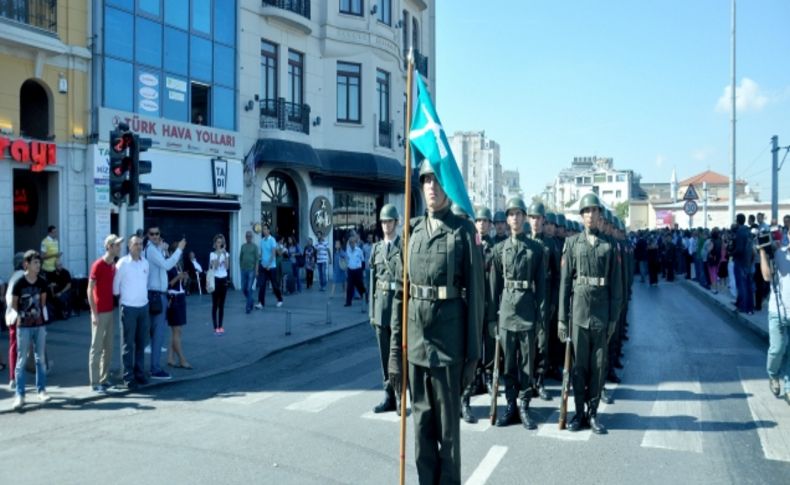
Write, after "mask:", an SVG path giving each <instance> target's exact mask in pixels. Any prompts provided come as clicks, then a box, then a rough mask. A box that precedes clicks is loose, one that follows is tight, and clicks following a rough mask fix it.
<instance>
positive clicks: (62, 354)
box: [0, 287, 374, 414]
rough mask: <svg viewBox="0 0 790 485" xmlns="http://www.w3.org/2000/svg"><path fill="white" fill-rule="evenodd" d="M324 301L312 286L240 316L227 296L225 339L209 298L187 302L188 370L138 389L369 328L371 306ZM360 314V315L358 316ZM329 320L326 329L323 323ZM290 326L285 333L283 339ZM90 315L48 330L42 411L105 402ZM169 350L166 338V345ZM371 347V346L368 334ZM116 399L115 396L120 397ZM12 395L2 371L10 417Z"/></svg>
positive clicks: (116, 366) (0, 405) (31, 389)
mask: <svg viewBox="0 0 790 485" xmlns="http://www.w3.org/2000/svg"><path fill="white" fill-rule="evenodd" d="M340 293H343V295H340V294H338V293H336V294H335V296H334V297H333V298H330V297H329V291H327V292H320V291H319V290H318V288H317V287H314V288H313V289H310V290H304V291H303V292H302V293H299V294H294V295H290V296H285V297H284V303H283V306H282V307H281V308H277V307H276V306H275V304H276V302H277V300H276V299H275V298H274V296H273V295H271V294H270V293H269V294H268V295H267V298H266V307H264V308H263V309H262V310H253V311H252V313H250V314H249V315H247V314H245V313H244V305H245V301H244V296H243V295H242V293H241V292H240V291H229V292H228V296H227V300H226V303H225V321H224V325H223V327H224V328H225V334H224V335H223V336H221V337H217V336H216V335H214V331H213V326H212V323H211V295H191V296H188V297H187V322H188V323H187V325H186V326H185V327H184V330H183V333H182V344H183V349H184V354H185V355H186V358H187V359H188V361H189V363H190V364H192V366H193V367H194V369H193V370H186V369H174V368H171V367H163V368H164V369H166V370H167V371H168V372H169V373H170V374H171V375H172V376H173V378H172V379H171V380H169V381H154V380H150V381H149V382H150V383H149V384H148V385H146V386H143V387H141V388H139V389H138V390H135V391H134V392H135V393H141V392H142V393H145V392H148V390H149V389H150V388H152V387H154V386H157V385H161V384H167V383H171V382H184V381H189V380H193V379H201V378H204V377H208V376H212V375H216V374H220V373H223V372H228V371H232V370H235V369H240V368H243V367H245V366H248V365H250V364H252V363H254V362H256V361H258V360H260V359H262V358H264V357H266V356H268V355H270V354H272V353H274V352H278V351H281V350H285V349H288V348H290V347H294V346H297V345H300V344H303V343H305V342H308V341H310V340H314V339H317V338H320V337H324V336H327V335H330V334H333V333H336V332H339V331H341V330H345V329H348V328H351V327H354V326H356V325H361V324H364V323H367V322H368V310H367V309H368V307H367V304H365V303H364V300H355V301H354V305H353V306H351V307H348V308H345V307H344V306H343V304H344V303H345V294H344V292H342V291H341V292H340ZM363 310H364V311H363ZM117 313H118V312H117V309H116V319H115V337H114V341H115V345H114V350H113V356H112V381H113V382H114V383H118V382H119V381H120V369H121V352H120V335H121V332H120V330H119V326H120V323H119V320H118V316H117ZM327 316H329V319H330V322H327ZM289 320H290V334H287V333H286V330H287V325H288V322H289ZM90 338H91V332H90V314H89V312H87V311H85V312H82V314H81V315H80V316H79V317H72V318H71V319H69V320H66V321H62V320H61V321H56V322H54V323H52V324H50V325H48V326H47V353H48V356H49V360H50V361H52V362H53V363H54V364H53V366H52V369H51V370H50V373H49V375H48V376H47V392H48V393H49V394H50V396H51V397H52V401H51V402H50V403H48V404H46V405H45V406H53V405H54V406H59V405H74V404H76V405H79V403H80V402H85V401H90V400H97V399H102V398H103V396H101V395H96V394H94V393H92V392H91V389H90V386H89V382H88V352H89V350H90ZM165 345H170V331H169V330H168V331H167V339H166V344H165ZM371 345H374V341H373V334H372V333H371ZM0 352H3V362H5V363H6V364H8V362H7V359H8V334H7V333H4V334H3V338H2V344H0ZM149 359H150V355H149V354H146V366H145V370H146V371H150V364H149V362H150V360H149ZM161 362H162V365H163V366H165V364H166V363H167V353H166V352H163V353H162V360H161ZM25 384H26V387H27V393H26V396H25V397H26V401H27V402H26V404H25V407H24V411H30V410H31V409H35V408H37V407H40V406H41V405H40V404H39V403H38V401H37V398H36V392H35V375H33V374H30V373H28V374H27V375H26V379H25ZM118 394H120V393H113V394H112V395H118ZM13 398H14V392H13V390H10V389H9V388H8V369H6V370H5V371H2V372H0V414H2V413H6V412H11V406H12V404H13Z"/></svg>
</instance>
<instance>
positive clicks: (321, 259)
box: [315, 241, 329, 264]
mask: <svg viewBox="0 0 790 485" xmlns="http://www.w3.org/2000/svg"><path fill="white" fill-rule="evenodd" d="M315 254H316V256H315V262H316V263H319V264H320V263H328V262H329V245H328V244H327V243H326V241H318V242H317V243H316V245H315Z"/></svg>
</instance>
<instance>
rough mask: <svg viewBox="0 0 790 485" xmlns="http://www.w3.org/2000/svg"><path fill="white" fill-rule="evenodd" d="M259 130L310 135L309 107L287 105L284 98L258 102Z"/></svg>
mask: <svg viewBox="0 0 790 485" xmlns="http://www.w3.org/2000/svg"><path fill="white" fill-rule="evenodd" d="M260 116H261V125H260V126H261V128H263V129H267V130H288V131H296V132H298V133H304V134H305V135H309V134H310V106H308V105H306V104H298V103H289V102H287V101H285V98H277V99H262V100H261V101H260Z"/></svg>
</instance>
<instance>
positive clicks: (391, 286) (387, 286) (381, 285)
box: [376, 281, 400, 291]
mask: <svg viewBox="0 0 790 485" xmlns="http://www.w3.org/2000/svg"><path fill="white" fill-rule="evenodd" d="M376 289H377V290H383V291H397V290H400V284H398V283H396V282H395V281H376Z"/></svg>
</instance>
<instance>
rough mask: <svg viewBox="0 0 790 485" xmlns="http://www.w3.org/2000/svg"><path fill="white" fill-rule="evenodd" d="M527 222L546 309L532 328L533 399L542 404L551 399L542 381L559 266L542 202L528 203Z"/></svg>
mask: <svg viewBox="0 0 790 485" xmlns="http://www.w3.org/2000/svg"><path fill="white" fill-rule="evenodd" d="M527 218H528V220H529V225H530V228H531V229H532V232H531V234H528V235H527V237H529V238H530V239H532V240H533V241H536V242H538V243H539V244H540V245H541V246H542V247H543V270H544V272H543V275H544V279H545V284H544V290H545V291H544V293H545V295H544V296H545V299H544V306H545V308H543V309H541V310H542V311H543V317H542V319H541V320H540V321H539V322H538V323H539V325H538V326H537V327H535V343H536V344H537V347H536V348H535V352H534V364H535V365H534V367H533V379H532V387H533V397H538V396H539V397H540V398H541V399H543V400H544V401H549V400H551V396H550V395H549V392H548V390H546V386H545V378H546V374H547V372H548V367H549V357H548V350H549V343H548V334H549V330H548V321H549V319H550V318H551V315H552V314H553V313H554V309H555V305H556V299H557V298H558V297H559V285H560V275H559V268H560V262H559V257H558V255H557V254H555V253H554V251H553V245H554V240H553V239H552V238H551V237H550V236H548V235H547V234H546V233H545V227H546V208H545V206H544V205H543V202H540V201H536V202H533V203H531V204H530V205H529V208H528V209H527ZM555 258H556V259H555Z"/></svg>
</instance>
